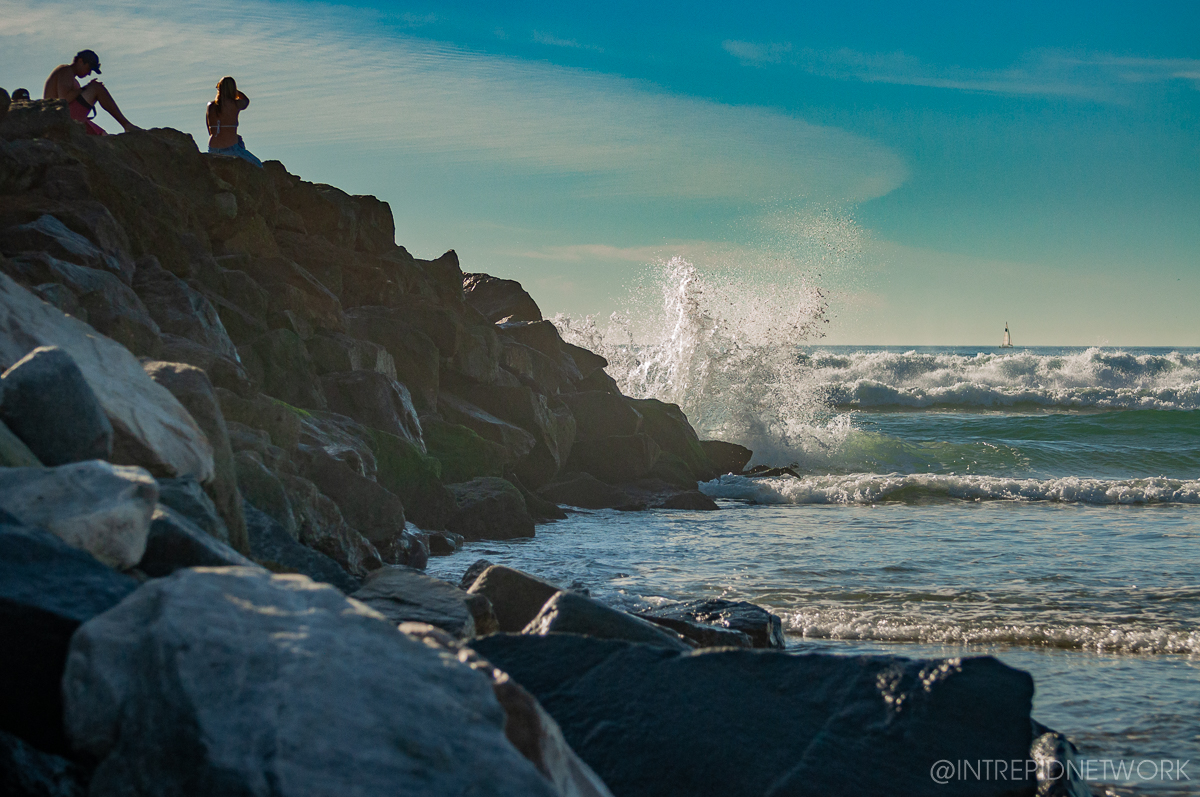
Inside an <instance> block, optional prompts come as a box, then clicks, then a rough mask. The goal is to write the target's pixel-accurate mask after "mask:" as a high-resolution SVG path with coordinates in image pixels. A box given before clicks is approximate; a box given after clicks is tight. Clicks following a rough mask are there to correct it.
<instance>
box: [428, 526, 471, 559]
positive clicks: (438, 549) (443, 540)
mask: <svg viewBox="0 0 1200 797" xmlns="http://www.w3.org/2000/svg"><path fill="white" fill-rule="evenodd" d="M463 542H465V538H464V537H463V535H461V534H455V533H454V532H453V531H431V532H429V555H430V556H450V555H451V554H455V553H458V552H459V551H461V550H462V547H463Z"/></svg>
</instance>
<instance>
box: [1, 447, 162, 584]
mask: <svg viewBox="0 0 1200 797" xmlns="http://www.w3.org/2000/svg"><path fill="white" fill-rule="evenodd" d="M157 502H158V485H157V484H155V482H154V479H153V478H151V476H150V474H148V473H146V472H145V471H144V470H142V469H141V468H127V467H119V466H117V465H111V464H109V463H107V462H102V461H100V460H88V461H87V462H75V463H72V464H70V465H60V466H58V467H57V468H5V469H2V470H0V508H3V509H4V511H6V512H8V513H9V514H11V515H12V516H13V517H15V518H17V519H18V520H19V521H20V522H21V523H23V524H25V525H27V526H36V527H38V528H43V529H45V530H47V531H49V532H51V533H52V534H54V535H55V536H56V537H58V538H59V539H61V540H62V541H63V542H65V543H67V544H68V545H70V546H72V547H74V548H79V549H81V550H84V551H87V552H88V553H90V554H92V555H93V556H95V557H96V558H97V559H98V560H100V561H101V562H103V563H104V564H106V565H108V566H110V567H114V568H117V569H120V570H124V569H127V568H130V567H133V566H134V565H136V564H137V563H138V562H139V561H140V560H141V558H142V553H143V552H144V551H145V550H146V535H147V534H148V533H149V531H150V518H151V516H152V515H153V514H154V507H155V505H156V504H157Z"/></svg>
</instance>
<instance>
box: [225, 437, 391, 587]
mask: <svg viewBox="0 0 1200 797" xmlns="http://www.w3.org/2000/svg"><path fill="white" fill-rule="evenodd" d="M303 448H304V450H302V451H301V456H302V457H303V459H302V464H303V472H304V475H305V477H306V478H308V479H311V480H312V482H313V483H314V484H316V485H317V488H318V489H319V490H320V491H321V492H322V493H324V494H325V495H327V496H329V497H330V498H332V499H333V501H334V503H336V504H337V505H338V508H339V509H340V510H341V511H342V516H343V517H345V519H346V522H347V523H349V524H350V525H351V526H352V527H353V528H354V529H356V530H357V531H358V532H359V533H360V534H362V535H363V536H364V537H366V538H367V539H368V540H370V541H371V544H372V545H374V546H375V548H376V549H377V550H378V551H379V555H380V556H381V557H382V558H383V561H385V562H388V563H390V564H408V562H406V561H404V559H403V555H404V553H403V547H404V537H403V533H404V528H405V519H404V503H403V502H402V501H401V500H400V499H399V498H397V497H396V496H395V495H393V494H392V493H390V492H388V491H387V490H385V489H384V488H383V487H381V486H380V485H379V483H378V482H375V481H374V480H372V479H368V478H367V477H366V476H363V475H362V474H361V473H359V472H357V471H356V470H355V469H354V468H352V467H351V466H350V465H348V464H347V463H346V462H344V461H343V460H341V459H337V458H335V457H332V456H330V455H329V454H328V453H327V452H326V451H325V450H324V449H310V448H308V447H307V446H306V447H303ZM239 456H240V455H239Z"/></svg>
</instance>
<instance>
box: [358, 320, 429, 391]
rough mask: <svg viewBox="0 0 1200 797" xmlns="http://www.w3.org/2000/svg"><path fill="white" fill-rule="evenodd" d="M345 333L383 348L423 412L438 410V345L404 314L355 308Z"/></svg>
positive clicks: (398, 375) (398, 376) (398, 377)
mask: <svg viewBox="0 0 1200 797" xmlns="http://www.w3.org/2000/svg"><path fill="white" fill-rule="evenodd" d="M346 331H347V332H348V333H349V334H350V335H352V336H354V337H356V338H361V339H362V340H369V341H371V342H372V343H377V344H379V345H380V346H382V347H383V348H384V349H385V350H387V353H388V354H390V355H391V356H392V361H393V363H394V365H395V368H396V378H397V379H398V380H399V381H400V382H402V383H403V384H404V385H405V386H407V387H408V389H409V391H411V393H412V398H413V402H414V403H415V404H416V406H417V409H418V410H420V411H422V412H432V411H434V410H435V409H437V394H438V384H439V374H440V370H441V369H440V364H441V360H440V354H439V350H438V347H437V344H435V343H434V342H433V340H432V339H431V338H430V337H429V336H428V335H427V334H425V333H424V332H423V331H422V330H420V329H418V328H417V327H416V326H414V325H413V324H412V323H411V322H410V321H409V320H408V317H407V315H406V314H405V313H404V312H402V311H400V310H397V309H394V308H390V307H356V308H354V309H353V310H349V311H347V312H346Z"/></svg>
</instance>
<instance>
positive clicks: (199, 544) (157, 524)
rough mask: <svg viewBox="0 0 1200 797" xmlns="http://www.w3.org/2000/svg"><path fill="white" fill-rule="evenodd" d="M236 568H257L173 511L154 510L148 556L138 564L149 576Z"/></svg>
mask: <svg viewBox="0 0 1200 797" xmlns="http://www.w3.org/2000/svg"><path fill="white" fill-rule="evenodd" d="M237 565H245V566H248V567H256V566H257V565H255V564H254V562H252V561H250V560H249V559H247V558H246V557H244V556H242V555H241V554H240V553H238V552H237V551H235V550H234V549H233V548H231V547H229V546H228V545H226V544H225V543H223V542H221V541H220V540H218V539H216V538H214V537H213V536H211V535H210V534H208V533H206V532H205V531H204V530H203V529H201V528H200V527H199V526H197V525H196V524H195V523H193V522H192V521H191V520H189V519H188V518H186V517H184V516H183V515H182V514H180V513H179V512H176V511H175V510H174V509H171V508H170V507H168V506H164V505H163V504H159V505H158V508H157V509H155V510H154V516H153V517H152V519H151V521H150V534H149V535H148V536H147V538H146V552H145V553H144V554H142V561H141V562H139V563H138V569H139V570H141V571H142V572H143V573H145V574H146V575H148V576H150V577H151V578H161V577H163V576H168V575H170V574H171V573H174V572H175V571H176V570H178V569H180V568H181V567H225V566H237Z"/></svg>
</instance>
